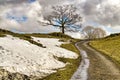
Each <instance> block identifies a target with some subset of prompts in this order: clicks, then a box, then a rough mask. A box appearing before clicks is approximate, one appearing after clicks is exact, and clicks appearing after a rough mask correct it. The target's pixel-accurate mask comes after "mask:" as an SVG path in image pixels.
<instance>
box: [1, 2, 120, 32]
mask: <svg viewBox="0 0 120 80" xmlns="http://www.w3.org/2000/svg"><path fill="white" fill-rule="evenodd" d="M66 4H72V5H74V6H76V7H77V8H78V12H79V13H80V14H81V16H82V17H83V26H88V25H91V26H95V27H101V28H103V29H105V30H106V31H107V32H108V33H118V32H120V0H0V28H3V29H8V30H12V31H14V32H37V33H38V32H41V33H46V32H52V31H59V30H58V29H57V28H55V27H52V26H43V25H42V24H40V23H38V21H44V16H46V15H49V14H50V11H51V6H55V5H66Z"/></svg>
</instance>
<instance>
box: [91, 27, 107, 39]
mask: <svg viewBox="0 0 120 80" xmlns="http://www.w3.org/2000/svg"><path fill="white" fill-rule="evenodd" d="M93 35H94V38H102V37H105V36H106V32H105V30H103V29H102V28H95V29H94V31H93Z"/></svg>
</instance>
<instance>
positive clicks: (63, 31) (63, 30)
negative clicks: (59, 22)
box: [62, 26, 65, 34]
mask: <svg viewBox="0 0 120 80" xmlns="http://www.w3.org/2000/svg"><path fill="white" fill-rule="evenodd" d="M62 33H63V34H65V28H64V26H62Z"/></svg>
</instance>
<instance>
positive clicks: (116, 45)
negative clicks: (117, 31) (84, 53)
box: [90, 36, 120, 66]
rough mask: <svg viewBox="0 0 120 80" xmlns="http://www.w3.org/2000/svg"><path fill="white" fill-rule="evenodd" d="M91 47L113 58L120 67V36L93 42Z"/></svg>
mask: <svg viewBox="0 0 120 80" xmlns="http://www.w3.org/2000/svg"><path fill="white" fill-rule="evenodd" d="M90 45H91V46H92V47H93V48H95V49H97V50H98V51H100V52H102V53H103V54H105V55H106V56H108V57H109V58H111V59H112V60H113V61H114V62H115V63H116V64H117V65H119V66H120V36H114V37H107V38H104V39H101V40H96V41H91V42H90Z"/></svg>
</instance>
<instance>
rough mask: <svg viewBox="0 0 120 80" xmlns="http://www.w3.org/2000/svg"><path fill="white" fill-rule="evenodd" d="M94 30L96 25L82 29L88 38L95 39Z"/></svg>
mask: <svg viewBox="0 0 120 80" xmlns="http://www.w3.org/2000/svg"><path fill="white" fill-rule="evenodd" d="M93 31H94V27H92V26H87V27H85V28H84V29H83V30H82V32H83V34H84V36H85V38H87V39H93Z"/></svg>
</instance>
